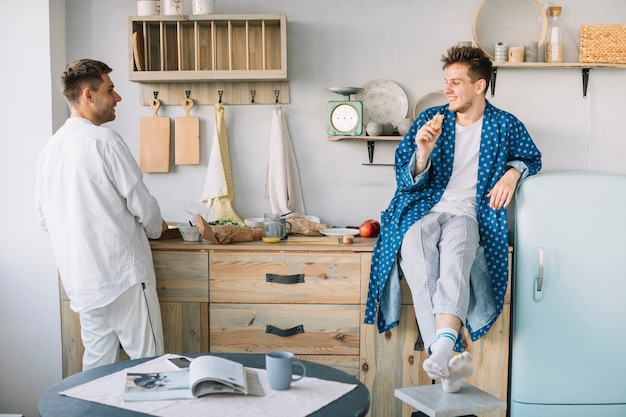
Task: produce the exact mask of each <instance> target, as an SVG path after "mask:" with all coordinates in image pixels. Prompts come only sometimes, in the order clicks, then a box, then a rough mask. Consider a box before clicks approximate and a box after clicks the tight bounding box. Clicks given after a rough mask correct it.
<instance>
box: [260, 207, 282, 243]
mask: <svg viewBox="0 0 626 417" xmlns="http://www.w3.org/2000/svg"><path fill="white" fill-rule="evenodd" d="M286 235H287V233H286V231H285V224H284V223H283V222H282V221H281V220H280V217H279V216H278V214H271V213H266V214H265V217H264V218H263V234H262V235H261V239H263V242H265V243H278V242H280V240H281V239H282V238H284V237H285V236H286Z"/></svg>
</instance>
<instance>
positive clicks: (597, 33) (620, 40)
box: [580, 25, 626, 64]
mask: <svg viewBox="0 0 626 417" xmlns="http://www.w3.org/2000/svg"><path fill="white" fill-rule="evenodd" d="M580 62H588V63H596V64H625V63H626V25H582V26H581V27H580Z"/></svg>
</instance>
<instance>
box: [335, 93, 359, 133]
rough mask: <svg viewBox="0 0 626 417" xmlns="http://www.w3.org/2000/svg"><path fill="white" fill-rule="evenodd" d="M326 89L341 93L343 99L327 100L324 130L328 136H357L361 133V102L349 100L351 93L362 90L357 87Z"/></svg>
mask: <svg viewBox="0 0 626 417" xmlns="http://www.w3.org/2000/svg"><path fill="white" fill-rule="evenodd" d="M326 90H327V91H330V92H332V93H336V94H341V95H342V96H343V98H344V99H343V101H329V102H328V108H327V109H328V119H327V126H326V130H327V133H328V135H330V136H359V135H361V134H362V133H363V103H362V102H361V101H350V96H351V95H352V94H356V93H359V92H361V91H363V89H362V88H359V87H328V88H326Z"/></svg>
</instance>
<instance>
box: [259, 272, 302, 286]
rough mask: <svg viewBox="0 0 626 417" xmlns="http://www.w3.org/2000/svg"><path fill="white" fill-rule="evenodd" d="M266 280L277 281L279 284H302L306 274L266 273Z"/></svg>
mask: <svg viewBox="0 0 626 417" xmlns="http://www.w3.org/2000/svg"><path fill="white" fill-rule="evenodd" d="M265 282H275V283H277V284H302V283H304V274H296V275H278V274H265Z"/></svg>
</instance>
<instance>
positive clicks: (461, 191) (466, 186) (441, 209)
mask: <svg viewBox="0 0 626 417" xmlns="http://www.w3.org/2000/svg"><path fill="white" fill-rule="evenodd" d="M482 127H483V118H482V117H481V118H480V119H478V120H477V121H476V122H474V123H473V124H471V125H469V126H459V125H458V124H457V125H456V131H455V141H454V162H453V164H452V177H451V178H450V182H449V183H448V186H447V187H446V190H445V191H444V193H443V196H442V197H441V200H440V201H439V202H438V203H437V204H435V206H434V207H433V208H432V209H431V211H434V212H438V213H449V214H454V215H470V216H472V217H474V218H475V217H476V183H477V181H478V154H479V152H480V134H481V131H482Z"/></svg>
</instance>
